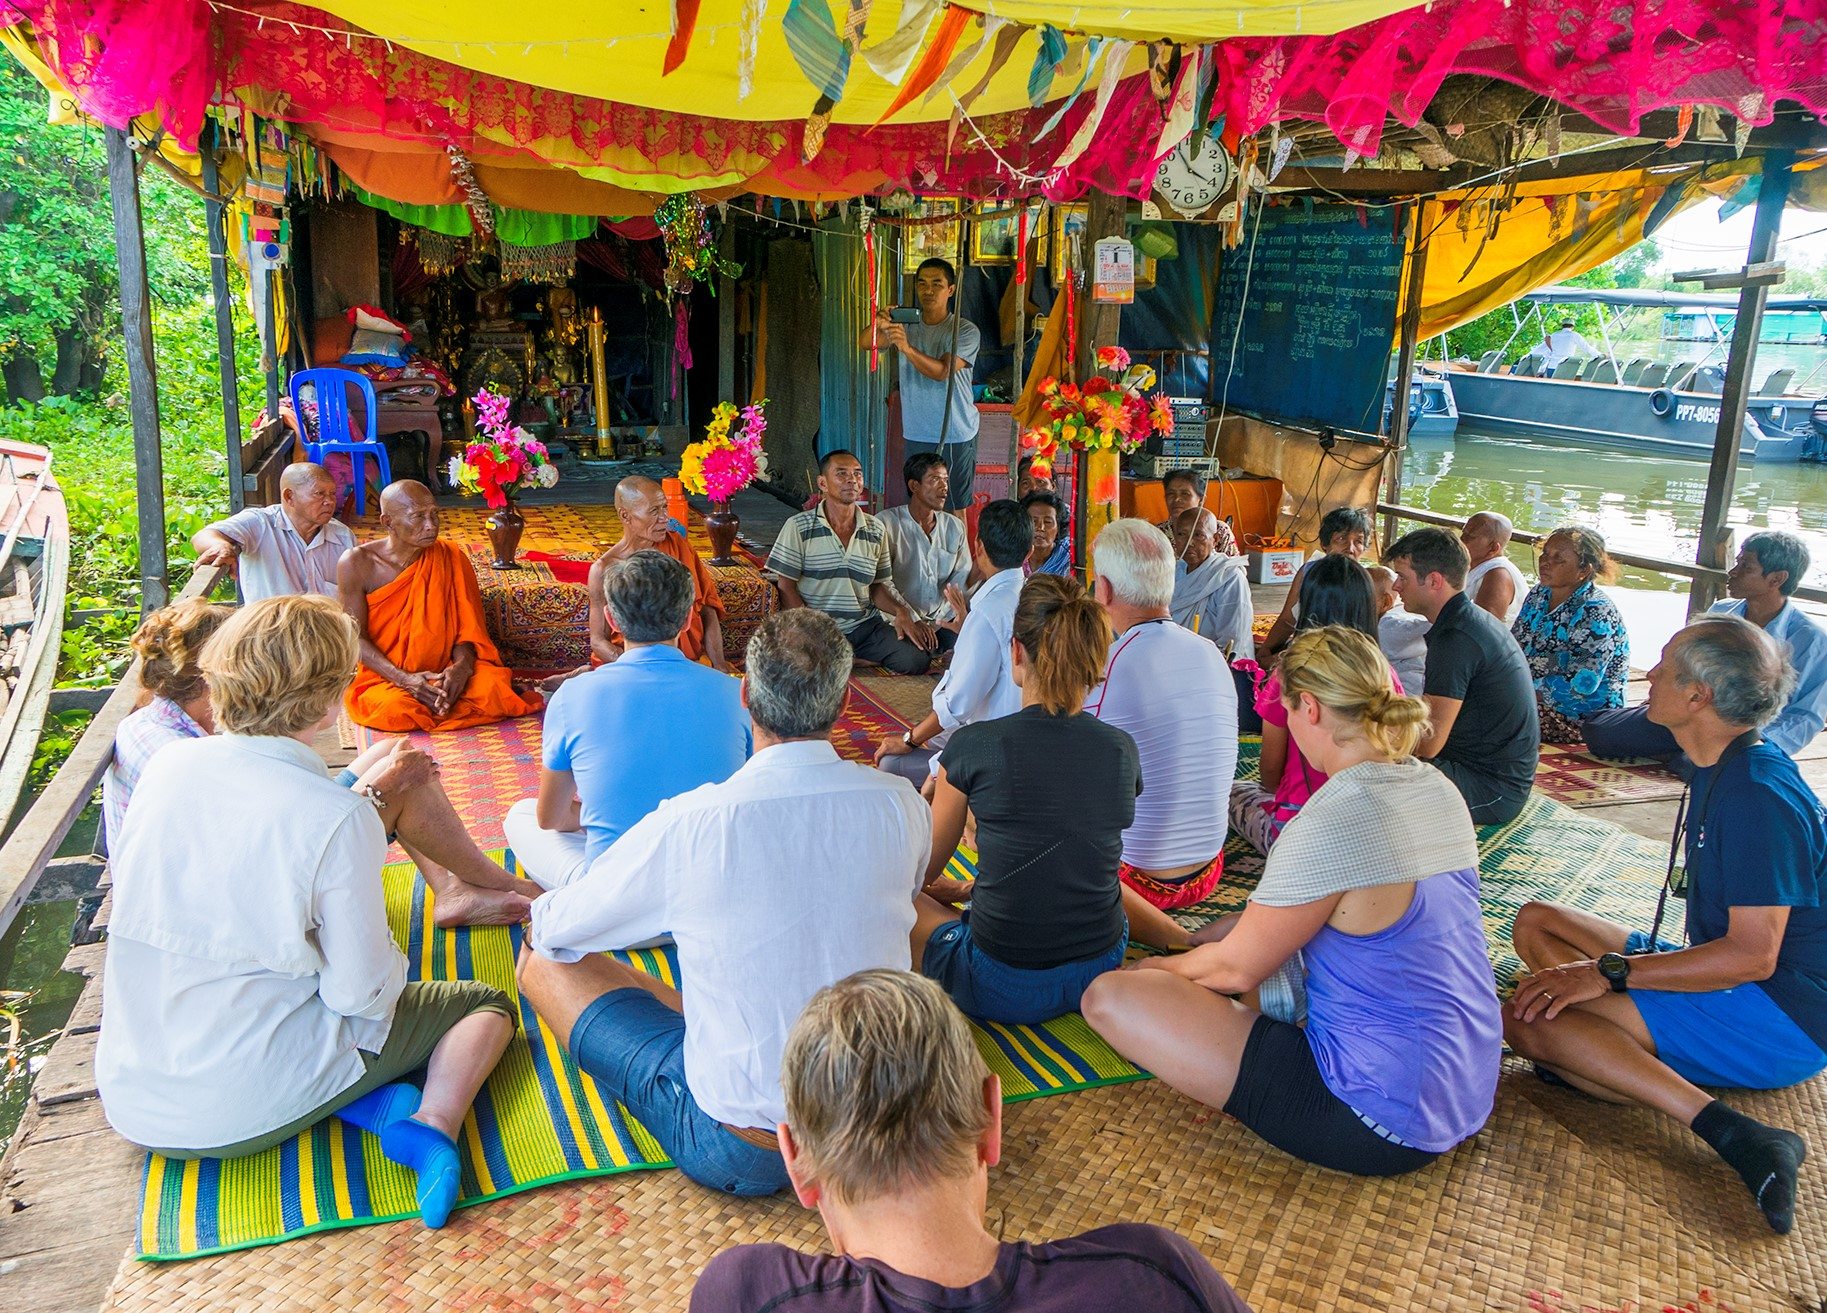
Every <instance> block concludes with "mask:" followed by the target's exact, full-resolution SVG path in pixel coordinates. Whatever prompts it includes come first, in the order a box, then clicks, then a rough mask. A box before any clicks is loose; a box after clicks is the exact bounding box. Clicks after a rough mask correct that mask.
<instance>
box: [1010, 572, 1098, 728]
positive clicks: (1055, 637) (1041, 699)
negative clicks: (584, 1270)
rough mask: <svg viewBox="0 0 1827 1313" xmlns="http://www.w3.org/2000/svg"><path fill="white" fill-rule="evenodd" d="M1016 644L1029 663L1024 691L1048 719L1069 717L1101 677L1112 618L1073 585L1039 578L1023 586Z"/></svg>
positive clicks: (1074, 582)
mask: <svg viewBox="0 0 1827 1313" xmlns="http://www.w3.org/2000/svg"><path fill="white" fill-rule="evenodd" d="M1015 639H1016V641H1017V642H1019V643H1020V644H1021V650H1022V651H1023V653H1025V654H1026V656H1027V658H1028V672H1027V676H1026V685H1025V687H1026V688H1027V690H1028V691H1029V692H1030V693H1031V694H1032V696H1033V699H1034V701H1036V702H1038V703H1039V704H1040V705H1041V706H1042V707H1044V708H1045V709H1046V710H1047V711H1048V712H1049V713H1050V714H1052V715H1055V716H1069V715H1072V714H1073V713H1075V712H1077V711H1079V710H1080V709H1081V708H1083V707H1084V705H1085V695H1086V694H1087V693H1089V692H1090V691H1091V689H1092V686H1093V685H1095V684H1096V683H1097V682H1098V681H1099V680H1100V679H1102V678H1103V677H1104V662H1105V659H1106V658H1107V657H1108V656H1109V654H1110V617H1109V616H1108V615H1106V614H1105V613H1104V608H1103V607H1101V606H1099V605H1098V604H1097V603H1096V602H1095V601H1094V600H1092V598H1091V597H1090V595H1089V594H1087V593H1086V592H1085V590H1084V588H1083V587H1082V586H1081V585H1080V584H1079V583H1078V581H1077V580H1074V579H1068V578H1066V577H1064V576H1062V575H1052V574H1037V575H1035V576H1034V577H1032V578H1031V579H1029V580H1028V581H1027V583H1025V584H1023V585H1022V588H1021V600H1020V601H1019V602H1018V603H1017V604H1016V606H1015Z"/></svg>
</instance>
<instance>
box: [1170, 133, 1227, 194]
mask: <svg viewBox="0 0 1827 1313" xmlns="http://www.w3.org/2000/svg"><path fill="white" fill-rule="evenodd" d="M1236 175H1237V167H1236V165H1234V164H1233V163H1232V162H1231V157H1230V156H1229V155H1227V154H1225V152H1224V147H1223V146H1222V145H1221V144H1220V143H1219V141H1218V139H1217V138H1216V137H1214V136H1212V135H1211V134H1210V133H1208V132H1195V133H1193V134H1192V135H1191V136H1190V137H1188V138H1187V139H1186V140H1185V141H1183V142H1181V143H1180V144H1179V145H1178V146H1176V147H1174V151H1173V154H1171V155H1169V156H1168V157H1167V158H1166V159H1165V160H1162V161H1161V170H1160V172H1159V173H1157V174H1156V175H1155V190H1157V191H1158V192H1160V193H1161V195H1162V197H1163V198H1165V199H1166V201H1167V203H1168V204H1169V205H1171V206H1173V207H1174V209H1176V210H1178V211H1179V212H1180V213H1181V214H1184V215H1194V214H1203V213H1204V212H1205V211H1206V210H1208V209H1210V208H1211V206H1212V203H1213V202H1214V201H1216V200H1217V199H1218V198H1219V197H1220V196H1222V195H1224V194H1225V193H1226V192H1228V191H1229V190H1230V189H1231V182H1232V180H1233V179H1234V178H1235V177H1236Z"/></svg>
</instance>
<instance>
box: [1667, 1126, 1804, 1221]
mask: <svg viewBox="0 0 1827 1313" xmlns="http://www.w3.org/2000/svg"><path fill="white" fill-rule="evenodd" d="M1692 1127H1693V1131H1694V1134H1695V1135H1698V1136H1699V1137H1700V1138H1701V1139H1703V1140H1705V1141H1706V1142H1707V1143H1708V1144H1710V1145H1712V1146H1713V1151H1714V1152H1715V1153H1717V1154H1718V1155H1719V1156H1720V1157H1721V1158H1723V1159H1725V1160H1726V1163H1727V1164H1728V1165H1729V1166H1730V1167H1731V1168H1732V1170H1734V1171H1735V1172H1737V1173H1738V1178H1739V1179H1740V1180H1741V1181H1743V1182H1744V1183H1745V1188H1746V1189H1747V1190H1749V1191H1750V1192H1751V1197H1752V1198H1753V1199H1755V1200H1756V1201H1757V1206H1758V1208H1760V1209H1762V1210H1763V1215H1764V1221H1766V1222H1768V1223H1769V1224H1770V1229H1771V1230H1772V1231H1774V1232H1776V1233H1777V1234H1778V1235H1788V1234H1789V1229H1790V1228H1791V1227H1792V1226H1794V1225H1795V1178H1796V1174H1797V1172H1799V1171H1800V1169H1801V1165H1802V1159H1804V1158H1806V1157H1807V1156H1808V1146H1807V1145H1806V1144H1804V1143H1802V1137H1801V1136H1799V1135H1796V1134H1795V1133H1794V1132H1792V1131H1785V1130H1782V1129H1780V1128H1779V1127H1775V1126H1765V1125H1764V1124H1763V1123H1762V1122H1760V1121H1758V1120H1756V1119H1755V1118H1752V1117H1747V1116H1745V1115H1744V1114H1743V1113H1742V1112H1737V1111H1735V1110H1733V1109H1731V1108H1728V1107H1727V1106H1726V1105H1725V1104H1723V1103H1721V1102H1720V1101H1719V1100H1718V1099H1714V1100H1713V1101H1712V1102H1711V1103H1709V1104H1707V1106H1706V1107H1704V1108H1702V1109H1701V1110H1700V1114H1699V1115H1698V1116H1697V1117H1695V1118H1694V1120H1693V1122H1692Z"/></svg>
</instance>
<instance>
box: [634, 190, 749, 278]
mask: <svg viewBox="0 0 1827 1313" xmlns="http://www.w3.org/2000/svg"><path fill="white" fill-rule="evenodd" d="M653 218H654V222H655V223H656V224H658V225H659V229H660V237H661V239H662V240H663V241H664V242H665V244H666V273H665V282H666V293H667V296H668V297H676V296H678V295H680V294H681V293H684V292H688V291H690V290H691V285H692V284H693V283H694V282H698V283H703V284H705V285H706V286H708V287H709V288H710V289H711V292H712V294H713V295H714V294H715V293H716V290H717V279H718V278H719V277H729V278H736V277H740V276H741V274H742V266H741V265H739V264H736V263H735V262H733V261H730V260H726V259H724V258H723V256H722V255H721V254H719V253H718V251H717V239H716V236H715V234H713V233H712V232H711V222H710V215H709V214H708V213H707V212H706V211H705V208H704V202H703V201H701V200H699V199H698V198H697V197H696V196H695V195H693V194H692V193H691V192H681V193H680V194H678V195H677V196H669V197H667V198H666V200H665V201H664V202H663V203H662V204H661V206H660V208H659V209H658V210H656V211H654V216H653Z"/></svg>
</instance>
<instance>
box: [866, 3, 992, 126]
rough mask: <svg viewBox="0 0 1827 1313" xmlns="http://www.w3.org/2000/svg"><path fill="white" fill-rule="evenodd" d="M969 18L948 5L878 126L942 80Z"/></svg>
mask: <svg viewBox="0 0 1827 1313" xmlns="http://www.w3.org/2000/svg"><path fill="white" fill-rule="evenodd" d="M970 20H971V11H970V10H968V9H960V8H958V7H957V6H956V5H947V6H946V9H945V17H944V18H941V19H940V20H939V30H938V31H937V32H935V33H933V39H932V42H931V44H930V45H928V46H927V47H926V53H925V54H924V55H922V56H921V57H920V62H919V64H917V65H916V66H915V67H914V71H913V72H912V73H910V74H908V75H907V81H906V82H904V83H903V84H902V85H901V89H900V91H898V92H896V93H895V98H894V102H893V103H892V104H890V105H889V106H888V108H887V109H886V110H885V111H883V114H882V117H881V118H879V119H877V120H876V121H875V123H876V126H877V127H880V126H881V125H882V124H884V123H886V122H887V121H888V120H889V119H891V118H893V117H894V116H895V115H896V114H897V113H899V112H900V111H901V109H902V108H903V107H904V106H906V105H907V104H908V102H910V101H911V100H913V98H914V97H915V96H917V95H919V94H920V93H921V92H922V91H925V90H927V89H928V88H929V87H931V86H932V85H933V84H934V83H936V82H937V81H938V80H939V74H940V72H941V71H942V70H943V69H944V68H945V61H946V58H947V56H949V55H950V54H951V53H952V50H953V48H954V47H956V46H957V44H958V38H959V37H960V36H962V35H963V33H964V25H965V24H966V23H968V22H969V21H970Z"/></svg>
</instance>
